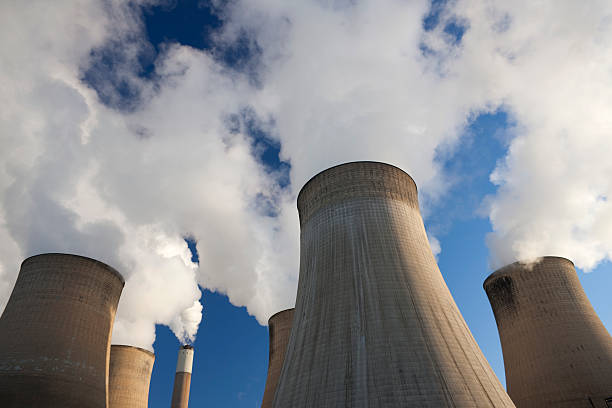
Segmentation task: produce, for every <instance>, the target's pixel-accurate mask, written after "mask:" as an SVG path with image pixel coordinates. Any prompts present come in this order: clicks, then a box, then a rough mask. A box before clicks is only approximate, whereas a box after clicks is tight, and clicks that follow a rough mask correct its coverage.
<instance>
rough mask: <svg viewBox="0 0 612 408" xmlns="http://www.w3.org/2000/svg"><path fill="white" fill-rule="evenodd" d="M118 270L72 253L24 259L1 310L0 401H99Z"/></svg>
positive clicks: (88, 407)
mask: <svg viewBox="0 0 612 408" xmlns="http://www.w3.org/2000/svg"><path fill="white" fill-rule="evenodd" d="M123 284H124V281H123V278H122V277H121V275H120V274H119V273H117V272H116V271H115V270H114V269H112V268H111V267H109V266H107V265H105V264H103V263H101V262H98V261H96V260H93V259H89V258H84V257H81V256H76V255H66V254H44V255H38V256H33V257H31V258H28V259H26V260H25V261H24V262H23V263H22V265H21V270H20V272H19V276H18V278H17V282H16V283H15V288H14V289H13V292H12V294H11V297H10V298H9V301H8V304H7V305H6V308H5V310H4V313H3V314H2V317H1V318H0V401H1V402H2V403H1V404H0V405H1V406H2V407H3V408H8V407H20V408H22V407H37V408H41V407H43V408H44V407H63V408H71V407H75V408H76V407H78V408H94V407H95V408H98V407H99V408H105V407H107V406H108V399H107V387H108V369H109V353H110V338H111V331H112V328H113V321H114V318H115V311H116V310H117V303H118V302H119V296H120V295H121V291H122V289H123Z"/></svg>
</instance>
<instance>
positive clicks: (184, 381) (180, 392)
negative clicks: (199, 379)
mask: <svg viewBox="0 0 612 408" xmlns="http://www.w3.org/2000/svg"><path fill="white" fill-rule="evenodd" d="M192 367H193V347H192V346H189V345H184V346H181V348H180V349H179V352H178V361H177V363H176V375H175V377H174V390H173V391H172V405H171V408H187V407H188V406H189V387H190V385H191V369H192Z"/></svg>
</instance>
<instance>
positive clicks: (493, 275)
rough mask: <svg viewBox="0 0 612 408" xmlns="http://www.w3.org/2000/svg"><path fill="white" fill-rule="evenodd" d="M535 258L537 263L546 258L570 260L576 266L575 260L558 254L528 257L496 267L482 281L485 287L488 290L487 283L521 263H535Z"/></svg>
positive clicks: (506, 273) (510, 271)
mask: <svg viewBox="0 0 612 408" xmlns="http://www.w3.org/2000/svg"><path fill="white" fill-rule="evenodd" d="M534 259H535V263H540V262H542V261H544V260H561V261H563V262H569V263H570V264H571V265H572V267H574V268H575V267H576V266H575V265H574V262H572V261H571V260H570V259H569V258H566V257H563V256H557V255H545V256H539V257H537V258H532V259H530V260H528V259H522V260H519V261H515V262H512V263H509V264H507V265H504V266H502V267H501V268H498V269H496V270H495V271H494V272H493V273H491V274H490V275H489V276H488V277H487V278H486V279H485V280H484V282H483V283H482V287H483V288H485V290H486V286H487V283H488V282H490V281H493V280H495V279H497V278H499V277H501V276H506V275H509V274H511V273H512V270H515V269H516V268H517V267H520V265H526V264H530V263H534Z"/></svg>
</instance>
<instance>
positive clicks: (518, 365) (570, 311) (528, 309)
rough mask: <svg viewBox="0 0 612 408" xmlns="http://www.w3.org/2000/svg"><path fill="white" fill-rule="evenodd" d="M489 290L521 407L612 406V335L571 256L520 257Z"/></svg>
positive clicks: (508, 373)
mask: <svg viewBox="0 0 612 408" xmlns="http://www.w3.org/2000/svg"><path fill="white" fill-rule="evenodd" d="M484 289H485V291H486V292H487V295H488V296H489V301H490V302H491V306H492V308H493V312H494V314H495V320H496V321H497V327H498V329H499V337H500V339H501V345H502V349H503V353H504V365H505V369H506V382H507V384H508V393H509V394H510V396H511V397H512V399H513V400H514V403H515V404H516V406H517V407H518V408H545V407H555V408H608V407H612V338H610V334H609V333H608V332H607V331H606V329H605V327H604V326H603V324H602V323H601V321H600V320H599V318H598V317H597V315H596V314H595V311H594V310H593V307H592V306H591V303H590V302H589V300H588V299H587V297H586V295H585V293H584V291H583V290H582V286H581V285H580V281H579V280H578V276H577V275H576V270H575V269H574V264H573V263H572V262H571V261H568V260H567V259H564V258H557V257H548V256H547V257H544V258H541V259H540V260H539V261H537V262H535V263H531V264H525V263H518V262H516V263H513V264H510V265H508V266H505V267H503V268H501V269H499V270H498V271H496V272H495V273H493V274H492V275H491V276H489V277H488V278H487V279H486V280H485V282H484Z"/></svg>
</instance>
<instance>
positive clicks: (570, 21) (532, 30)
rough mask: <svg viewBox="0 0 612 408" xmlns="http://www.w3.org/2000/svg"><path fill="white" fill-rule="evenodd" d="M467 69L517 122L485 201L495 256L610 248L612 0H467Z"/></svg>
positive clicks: (604, 253)
mask: <svg viewBox="0 0 612 408" xmlns="http://www.w3.org/2000/svg"><path fill="white" fill-rule="evenodd" d="M456 11H457V12H458V13H460V14H461V15H462V16H464V17H465V18H467V19H468V20H469V21H470V22H471V24H470V30H469V31H468V33H467V34H466V36H465V38H464V45H463V47H464V49H463V52H464V55H463V57H462V58H461V62H460V64H458V65H457V66H455V67H456V68H457V67H458V68H457V69H458V70H461V72H460V74H459V75H460V76H467V75H469V74H468V72H474V73H476V74H477V75H479V76H480V77H482V78H484V79H486V81H487V82H488V88H489V89H491V90H492V92H493V93H494V94H499V95H501V97H502V99H503V101H504V103H505V106H506V108H507V109H509V110H510V112H511V113H512V115H513V117H514V119H515V120H516V121H517V123H518V129H516V136H515V138H514V139H513V140H512V142H511V144H510V146H509V149H508V155H507V156H506V158H505V159H504V160H503V161H502V162H500V163H499V165H498V166H497V169H496V170H495V172H494V173H493V174H492V175H491V180H492V181H493V182H494V183H496V184H497V185H499V190H498V193H497V194H496V195H495V196H494V197H491V198H490V200H489V201H488V206H489V216H490V219H491V223H492V225H493V229H494V232H493V233H492V234H491V235H490V237H489V245H490V247H491V250H492V256H493V259H492V261H493V264H494V266H501V265H503V264H506V263H509V262H512V261H515V260H517V259H529V258H534V257H539V256H544V255H560V256H564V257H568V258H570V259H572V260H573V261H574V262H575V263H576V265H577V266H579V267H581V268H585V269H591V268H593V267H594V266H595V265H596V264H597V263H599V262H600V261H602V260H603V259H610V256H611V255H612V244H611V242H612V241H611V238H612V206H611V205H610V203H609V201H608V198H609V197H611V196H612V182H611V180H612V177H611V176H612V164H611V162H610V160H609V158H608V155H609V152H610V151H612V118H611V116H610V112H611V111H612V3H610V2H608V1H593V2H588V3H581V2H574V1H571V0H568V1H543V2H535V3H534V2H525V3H523V2H520V3H517V2H504V1H489V2H481V1H472V0H466V1H460V2H458V4H457V8H456Z"/></svg>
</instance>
